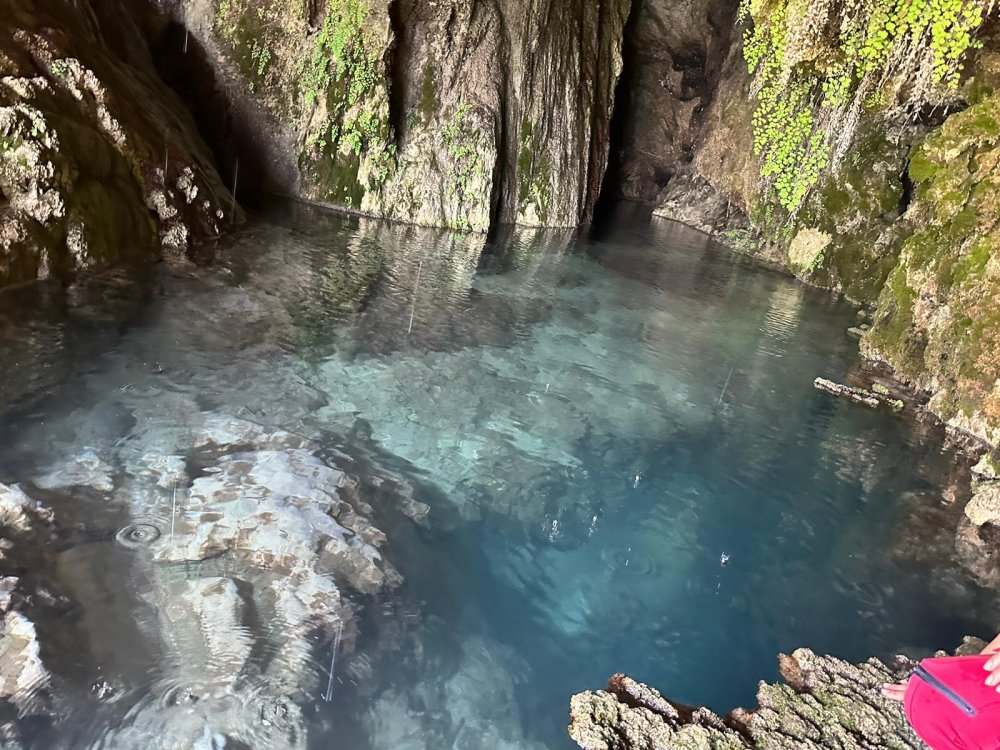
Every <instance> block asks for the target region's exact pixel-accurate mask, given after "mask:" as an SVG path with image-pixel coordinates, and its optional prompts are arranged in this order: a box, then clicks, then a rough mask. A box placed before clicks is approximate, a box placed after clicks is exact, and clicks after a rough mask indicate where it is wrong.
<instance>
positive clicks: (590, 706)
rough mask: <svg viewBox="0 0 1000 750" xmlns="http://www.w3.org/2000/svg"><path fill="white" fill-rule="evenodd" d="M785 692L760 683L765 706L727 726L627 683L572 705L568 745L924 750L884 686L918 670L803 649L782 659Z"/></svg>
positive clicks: (733, 717)
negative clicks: (850, 660) (886, 695)
mask: <svg viewBox="0 0 1000 750" xmlns="http://www.w3.org/2000/svg"><path fill="white" fill-rule="evenodd" d="M780 666H781V674H782V676H783V677H784V678H785V680H786V683H787V684H784V685H767V684H764V683H761V686H760V689H759V691H758V693H757V699H758V701H759V706H758V707H757V708H756V709H754V710H752V711H748V710H745V709H737V710H736V711H734V712H733V713H732V714H730V715H729V716H728V717H726V718H725V719H723V718H721V717H719V716H717V715H716V714H714V713H712V712H711V711H709V710H708V709H705V708H691V707H688V706H683V705H680V704H676V703H673V702H672V701H669V700H667V699H666V698H664V697H663V696H661V695H660V694H659V693H658V692H657V691H656V690H654V689H653V688H650V687H648V686H646V685H643V684H641V683H638V682H636V681H635V680H632V679H631V678H629V677H626V676H625V675H615V676H614V677H612V678H611V680H610V682H609V683H608V687H607V689H606V690H601V691H598V692H586V693H581V694H579V695H576V696H574V697H573V699H572V702H571V709H570V710H571V724H570V727H569V733H570V737H572V738H573V740H574V741H575V742H576V743H577V744H578V745H579V746H580V747H581V748H584V750H632V749H635V750H638V749H639V748H653V747H655V748H661V749H662V750H681V749H682V748H683V749H684V750H696V749H700V748H704V749H705V750H709V748H711V749H712V750H740V749H742V748H755V747H761V748H787V750H793V748H795V749H796V750H803V749H811V750H818V749H819V748H838V749H840V750H862V748H871V747H884V748H895V749H896V750H903V749H905V748H912V750H918V749H919V748H922V747H923V746H924V745H923V743H921V742H920V740H919V739H918V738H917V736H916V735H915V734H914V733H913V731H912V730H911V729H910V727H909V725H908V724H907V722H906V718H905V716H904V715H903V710H902V706H901V705H900V704H899V703H894V702H891V701H888V700H886V699H885V698H883V697H882V695H881V686H882V684H883V683H884V682H894V681H898V680H901V679H904V678H905V677H906V676H908V675H909V673H910V671H911V670H912V668H913V664H912V663H911V662H909V661H907V660H902V659H901V660H900V661H899V662H898V663H897V664H892V665H887V664H884V663H882V662H880V661H878V660H877V659H870V660H869V661H867V662H865V663H864V664H860V665H855V664H850V663H848V662H845V661H841V660H840V659H835V658H833V657H831V656H818V655H816V654H814V653H813V652H812V651H810V650H808V649H798V650H797V651H795V652H794V653H793V654H792V655H791V656H782V657H781V659H780Z"/></svg>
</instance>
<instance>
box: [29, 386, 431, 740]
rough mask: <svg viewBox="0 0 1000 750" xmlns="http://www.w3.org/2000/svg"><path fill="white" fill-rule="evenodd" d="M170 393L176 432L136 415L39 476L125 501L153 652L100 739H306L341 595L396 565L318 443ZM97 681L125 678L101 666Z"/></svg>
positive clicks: (391, 573)
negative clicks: (151, 670) (155, 663)
mask: <svg viewBox="0 0 1000 750" xmlns="http://www.w3.org/2000/svg"><path fill="white" fill-rule="evenodd" d="M183 404H184V401H183V400H178V401H176V403H175V404H174V405H175V407H179V408H176V409H175V411H176V412H178V413H176V414H175V416H177V417H178V419H179V421H178V422H177V424H176V427H175V429H172V430H171V429H162V430H150V429H149V425H150V424H151V423H149V422H146V421H144V422H143V423H142V425H141V426H140V427H138V428H137V429H136V430H135V431H134V434H132V435H130V436H128V437H127V438H126V439H125V440H123V441H121V442H120V444H119V445H118V446H117V449H116V450H113V451H110V452H109V451H104V455H103V457H102V458H101V459H100V460H95V458H96V456H95V453H97V452H98V451H97V450H96V449H87V450H85V451H83V452H82V453H81V454H80V455H79V456H78V457H76V458H74V459H70V460H69V461H66V462H64V463H63V464H62V465H59V466H54V467H51V468H50V469H49V470H47V471H45V472H44V474H43V475H42V477H41V478H40V479H39V481H40V482H44V483H45V484H46V486H47V487H49V488H50V491H57V490H60V489H62V490H63V491H69V490H73V489H74V488H75V489H76V490H77V491H79V490H80V488H87V489H88V490H90V491H99V492H101V493H102V494H104V495H105V496H107V498H108V500H109V501H110V502H112V503H114V504H116V505H118V504H120V505H121V506H122V507H125V508H128V510H129V514H130V515H131V516H132V522H131V523H129V524H127V525H125V526H124V527H122V528H121V529H119V530H118V532H117V533H116V534H115V544H116V545H117V546H118V547H119V548H124V549H125V550H126V551H127V552H128V553H129V554H130V555H131V556H132V563H131V564H132V565H133V566H135V568H136V569H137V570H139V571H142V574H141V575H140V576H139V580H142V581H143V585H142V586H141V587H140V588H139V589H138V590H137V591H136V592H135V595H136V596H137V597H138V598H139V599H140V600H141V601H143V602H145V603H146V604H147V605H148V606H150V607H151V608H152V611H153V612H155V613H156V616H155V617H154V618H153V619H152V621H151V622H150V623H147V624H146V625H145V626H144V628H145V629H146V630H148V631H150V632H148V633H147V634H146V637H148V638H150V639H151V642H153V643H157V644H159V645H158V648H160V649H163V650H164V657H163V658H162V664H161V666H160V667H159V669H160V676H159V679H158V680H157V681H156V683H155V684H154V685H153V686H152V690H151V691H150V694H149V695H147V696H146V697H144V698H143V699H142V701H140V703H138V704H137V705H136V706H134V707H133V708H131V709H130V711H129V713H128V715H127V716H126V717H124V720H123V721H122V722H121V724H120V726H116V727H115V728H114V729H113V730H112V731H111V733H110V734H109V735H107V737H105V738H104V740H103V742H104V743H105V744H104V745H101V746H102V747H103V746H107V747H149V748H164V750H165V749H166V748H174V747H202V746H204V747H205V748H215V747H224V746H228V745H227V744H226V743H227V742H236V743H242V744H243V745H246V746H250V747H273V748H282V749H288V750H292V749H295V750H298V749H299V748H304V747H305V746H306V739H307V737H306V728H305V723H304V719H303V716H302V706H304V705H305V704H307V703H310V702H312V701H314V700H315V697H316V696H317V695H321V694H322V693H323V690H324V689H328V688H327V685H328V682H329V681H331V680H332V679H333V672H332V665H331V661H330V660H331V654H336V653H337V652H338V651H344V652H350V651H352V650H353V643H354V639H355V635H356V630H357V625H356V611H357V607H358V606H359V604H358V603H356V602H351V601H348V597H351V598H355V597H357V596H363V595H375V594H380V593H384V592H386V591H388V590H391V589H393V588H394V587H396V586H398V585H399V583H401V581H402V578H401V576H400V575H399V573H398V572H396V570H395V568H394V567H393V566H392V565H391V563H389V562H388V561H387V560H386V559H385V557H384V555H383V553H382V548H383V546H384V544H385V542H386V536H385V534H384V533H383V532H382V531H380V530H379V529H378V528H376V527H375V526H374V525H373V523H372V520H371V519H372V516H373V515H374V514H375V510H374V509H373V508H372V507H371V506H369V505H368V504H367V503H366V502H365V501H364V500H363V499H362V498H361V496H360V495H359V493H358V487H357V484H356V482H355V480H354V479H353V478H352V477H351V476H350V475H348V474H347V473H345V472H344V471H343V470H341V469H339V468H337V467H336V465H335V464H334V463H333V461H334V460H336V459H335V458H333V459H331V457H330V455H331V454H330V451H329V450H328V451H327V452H326V458H320V457H319V455H318V453H317V450H318V448H317V446H316V445H315V444H313V443H311V442H310V441H309V440H308V439H306V438H304V437H301V436H298V435H294V434H291V433H288V432H285V431H283V430H279V429H276V428H270V427H265V426H262V425H259V424H256V423H254V422H250V421H247V420H244V419H238V418H235V417H231V416H227V415H224V414H217V413H198V412H197V410H196V407H194V405H193V404H192V405H190V406H191V407H192V408H191V409H190V410H189V411H187V412H186V413H181V412H183V410H184V407H183ZM345 460H346V459H345ZM95 467H96V468H97V469H98V470H95ZM100 467H107V468H108V469H109V470H110V474H109V472H108V471H101V470H99V469H100ZM111 478H113V479H111ZM109 482H110V483H111V485H112V486H110V487H109ZM424 512H426V509H424ZM84 607H86V604H85V603H84ZM87 637H88V638H89V639H90V640H91V642H92V643H96V642H97V641H100V640H101V639H102V638H103V639H105V640H106V636H102V635H101V634H99V633H94V632H89V633H87ZM92 648H94V649H95V650H97V651H100V650H102V647H101V646H100V644H97V645H93V646H92ZM107 648H108V644H104V647H103V649H104V650H105V651H106V650H107ZM318 657H319V659H318ZM334 658H335V657H334ZM105 679H107V680H108V681H109V683H110V684H111V685H112V687H113V689H114V690H116V691H121V690H125V689H127V688H128V687H129V685H128V681H127V678H126V676H124V675H116V674H115V673H114V670H113V669H112V668H110V667H109V668H108V669H107V670H106V671H105ZM199 743H201V744H199Z"/></svg>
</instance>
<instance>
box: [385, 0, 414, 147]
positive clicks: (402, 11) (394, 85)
mask: <svg viewBox="0 0 1000 750" xmlns="http://www.w3.org/2000/svg"><path fill="white" fill-rule="evenodd" d="M410 11H411V8H410V6H409V4H408V3H407V2H406V0H390V2H389V28H390V29H391V31H392V36H393V41H392V44H391V45H390V46H389V49H388V52H387V57H388V59H387V60H386V71H387V72H388V75H389V80H388V84H387V85H388V88H389V129H390V131H391V133H392V137H393V138H394V140H395V143H396V149H397V150H398V149H399V148H400V146H401V145H402V141H403V137H404V134H405V131H406V100H407V92H406V88H405V87H406V84H407V82H408V80H409V76H408V75H407V65H408V62H409V61H410V59H411V57H412V53H411V50H410V48H409V44H408V39H407V36H406V26H407V21H408V19H409V16H410Z"/></svg>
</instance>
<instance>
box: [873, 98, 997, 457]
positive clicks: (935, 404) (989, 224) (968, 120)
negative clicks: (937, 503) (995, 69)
mask: <svg viewBox="0 0 1000 750" xmlns="http://www.w3.org/2000/svg"><path fill="white" fill-rule="evenodd" d="M998 121H1000V95H997V94H994V95H991V96H988V97H986V98H984V99H982V100H981V101H980V102H979V103H977V104H974V105H973V106H971V107H969V108H968V109H967V110H965V111H963V112H959V113H957V114H954V115H951V116H950V117H949V118H948V119H947V120H946V121H945V123H944V124H943V125H942V126H941V127H940V128H938V129H937V130H935V131H934V132H933V133H931V134H930V135H929V136H928V137H927V138H926V139H925V140H924V142H923V143H922V144H921V145H920V146H919V148H918V149H917V151H916V152H915V153H914V156H913V159H912V160H911V162H910V167H911V171H910V177H911V179H912V180H913V181H914V183H915V185H916V202H915V204H914V206H913V207H912V208H911V210H910V212H909V214H908V215H912V221H913V223H914V227H913V232H912V233H911V234H910V236H908V237H907V238H905V239H904V240H902V241H901V243H900V246H901V252H900V255H899V264H898V266H897V267H896V269H895V270H894V271H893V273H892V276H891V277H890V280H889V283H888V284H887V285H886V287H885V289H884V290H883V292H882V294H881V296H880V298H879V302H878V313H877V314H876V316H875V320H874V323H873V326H872V329H871V331H870V332H869V333H868V334H867V335H866V337H865V339H864V340H863V346H864V348H865V350H866V353H867V354H869V355H870V356H875V357H878V358H881V359H884V360H886V361H887V362H889V363H890V364H891V365H892V366H893V367H895V368H896V369H897V371H899V372H900V373H901V374H903V375H904V376H906V377H907V378H909V379H911V380H913V381H914V382H916V383H917V384H918V385H922V386H924V387H927V388H930V389H931V390H932V391H933V397H932V400H931V408H932V409H934V410H936V411H937V412H938V413H939V414H940V415H941V416H942V417H944V418H945V419H949V420H952V421H953V422H955V423H956V424H958V425H960V426H962V427H964V428H965V429H969V430H971V431H973V432H974V433H976V434H978V435H980V436H981V437H983V438H985V439H987V440H989V441H990V442H994V443H995V442H996V439H997V437H1000V434H998V433H997V426H1000V389H998V386H997V382H998V380H1000V259H997V258H996V254H997V248H998V247H1000V244H998V243H1000V129H998V128H997V122H998Z"/></svg>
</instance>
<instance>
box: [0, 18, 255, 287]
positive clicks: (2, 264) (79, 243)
mask: <svg viewBox="0 0 1000 750" xmlns="http://www.w3.org/2000/svg"><path fill="white" fill-rule="evenodd" d="M98 6H100V7H96V6H95V8H92V7H90V4H89V3H83V4H80V3H74V2H69V1H68V0H13V1H12V3H7V4H5V8H4V10H5V13H4V17H3V19H2V21H0V286H3V285H6V284H11V283H17V282H21V281H27V280H33V279H37V278H45V277H47V276H50V275H60V274H65V273H68V272H72V271H75V270H77V269H83V268H89V267H92V266H99V265H105V264H109V263H112V262H114V261H118V260H121V259H123V258H127V257H143V256H148V255H151V254H153V253H154V252H156V251H157V250H158V249H159V247H160V246H161V245H167V246H171V247H178V248H185V247H186V246H187V245H188V243H189V242H190V241H192V240H197V239H203V238H207V237H214V236H216V235H217V234H218V232H219V230H220V227H221V226H222V224H223V223H224V222H229V221H231V220H232V219H233V218H234V217H233V215H232V212H233V210H235V209H234V208H233V204H232V199H231V197H230V196H229V194H228V192H227V191H226V189H225V188H224V187H223V186H222V185H221V183H220V182H219V179H218V176H217V174H216V173H215V168H214V166H213V163H212V158H211V155H210V154H209V153H208V151H207V148H206V147H205V146H204V144H203V143H201V140H200V137H199V136H198V134H197V132H196V131H195V128H194V123H193V121H192V120H191V118H190V115H189V114H188V112H187V110H186V109H185V107H184V105H183V104H182V103H181V102H180V100H179V99H178V98H177V97H176V96H175V95H174V94H173V93H172V92H171V91H170V90H169V89H168V88H167V87H166V85H165V84H163V83H162V81H160V80H159V79H158V78H157V76H156V74H155V71H154V69H153V64H152V59H151V58H150V56H149V52H148V50H146V49H145V48H144V47H143V46H142V43H141V39H142V34H141V32H139V30H138V29H137V28H136V27H135V26H134V24H133V22H132V19H131V16H130V11H129V9H128V7H127V5H126V4H123V3H116V2H108V3H100V4H98ZM98 11H99V12H98Z"/></svg>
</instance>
